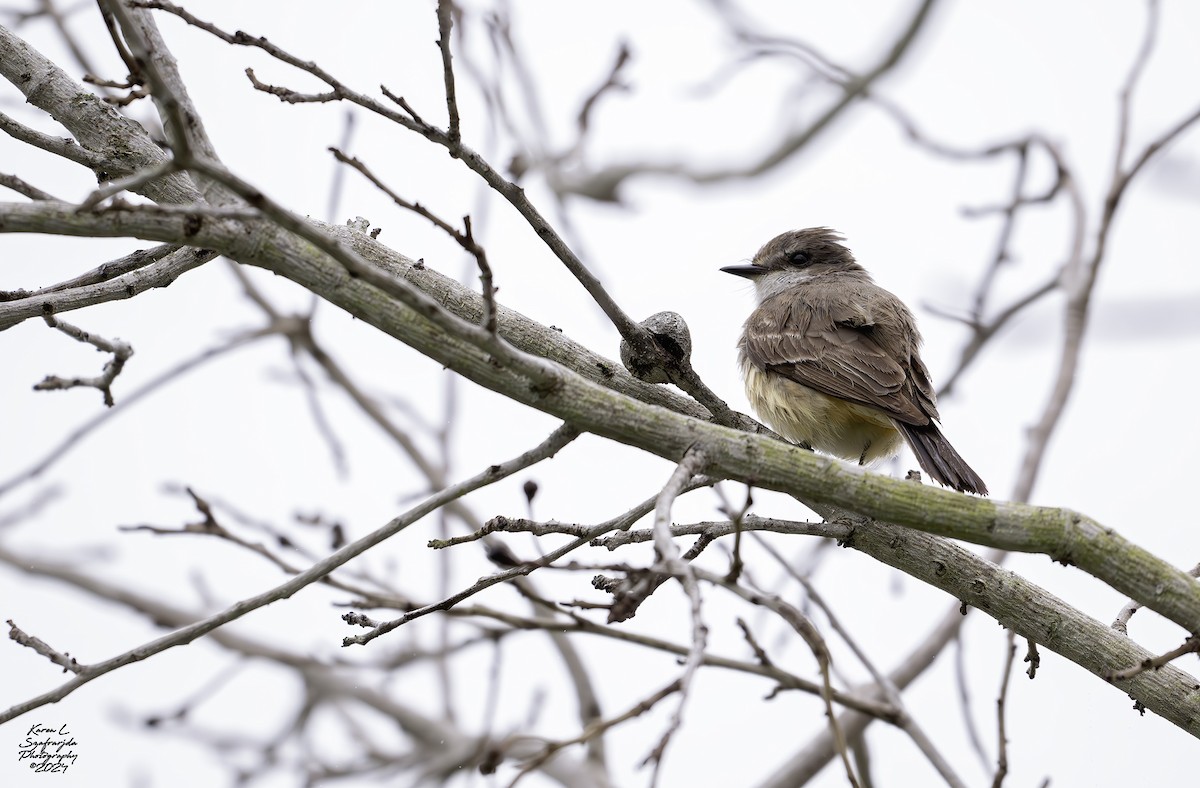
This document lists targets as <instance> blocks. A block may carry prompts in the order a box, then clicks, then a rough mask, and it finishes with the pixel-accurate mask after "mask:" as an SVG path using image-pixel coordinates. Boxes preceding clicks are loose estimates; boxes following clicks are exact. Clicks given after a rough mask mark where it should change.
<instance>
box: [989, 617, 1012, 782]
mask: <svg viewBox="0 0 1200 788" xmlns="http://www.w3.org/2000/svg"><path fill="white" fill-rule="evenodd" d="M1016 655H1017V633H1016V632H1013V631H1012V630H1011V629H1010V630H1009V631H1008V656H1007V657H1005V659H1004V670H1003V673H1002V675H1001V677H1000V696H999V697H998V698H996V729H997V731H996V739H997V750H998V753H999V754H998V755H997V756H996V773H995V774H994V775H993V776H992V788H1000V786H1001V785H1002V784H1003V783H1004V778H1005V776H1007V775H1008V734H1007V733H1006V732H1005V730H1004V717H1005V701H1006V700H1007V699H1008V685H1009V679H1011V678H1012V669H1013V662H1014V661H1015V657H1016Z"/></svg>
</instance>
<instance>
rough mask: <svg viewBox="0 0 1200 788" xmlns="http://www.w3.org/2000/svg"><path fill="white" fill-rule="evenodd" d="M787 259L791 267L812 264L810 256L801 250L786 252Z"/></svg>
mask: <svg viewBox="0 0 1200 788" xmlns="http://www.w3.org/2000/svg"><path fill="white" fill-rule="evenodd" d="M787 258H788V262H789V263H791V264H792V265H808V264H810V263H811V262H812V256H811V255H810V254H809V253H808V252H806V251H804V250H803V249H796V250H795V251H791V252H788V256H787Z"/></svg>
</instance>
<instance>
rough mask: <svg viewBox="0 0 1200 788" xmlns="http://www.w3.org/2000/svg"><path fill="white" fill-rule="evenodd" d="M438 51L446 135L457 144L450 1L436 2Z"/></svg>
mask: <svg viewBox="0 0 1200 788" xmlns="http://www.w3.org/2000/svg"><path fill="white" fill-rule="evenodd" d="M437 18H438V49H439V50H441V53H442V78H443V80H444V81H445V83H446V111H447V114H448V115H449V118H450V125H449V126H448V127H447V129H446V134H447V136H448V137H449V139H450V142H452V143H455V144H457V143H458V142H460V141H461V140H462V132H461V131H460V130H459V117H458V98H457V96H456V95H455V91H454V67H453V65H452V64H451V60H452V58H451V54H450V31H451V29H452V28H453V27H454V3H453V2H452V0H438V6H437Z"/></svg>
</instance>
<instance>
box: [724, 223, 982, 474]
mask: <svg viewBox="0 0 1200 788" xmlns="http://www.w3.org/2000/svg"><path fill="white" fill-rule="evenodd" d="M842 240H843V238H842V236H841V235H839V234H838V233H836V232H834V231H833V230H830V229H829V228H827V227H812V228H809V229H807V230H793V231H791V232H787V233H784V234H782V235H779V236H777V237H775V238H773V239H771V240H770V241H768V242H767V244H766V245H765V246H763V247H762V248H761V249H759V250H758V253H757V254H755V255H754V259H753V260H752V261H751V263H750V265H731V266H727V267H725V268H722V269H721V270H722V271H725V272H727V273H731V274H736V275H737V276H743V277H746V278H747V279H749V280H750V281H752V282H753V283H754V288H755V290H756V293H757V297H758V307H757V308H756V309H755V310H754V311H753V312H751V313H750V317H749V319H747V320H746V325H745V327H744V329H743V331H742V337H741V339H740V340H739V341H738V363H739V365H740V366H741V371H742V379H743V380H744V382H745V384H746V396H747V397H748V398H749V400H750V404H751V405H752V406H753V408H754V410H755V412H757V413H758V415H759V417H760V418H761V419H762V420H763V421H765V422H766V423H767V424H768V425H769V426H770V427H771V428H772V429H774V430H775V431H776V432H778V433H779V434H780V435H782V436H784V437H785V438H787V439H788V440H791V441H793V442H795V443H799V444H801V445H802V446H805V447H807V448H810V449H816V450H818V451H822V452H826V453H828V454H832V455H834V456H837V457H842V458H844V459H847V460H856V461H857V462H858V463H859V464H860V465H865V464H866V463H869V462H873V461H875V460H879V459H883V458H886V457H890V456H892V455H894V454H895V453H896V452H897V451H899V449H900V444H901V439H902V438H903V440H906V441H908V445H909V446H911V447H912V450H913V454H915V455H916V457H917V461H918V462H919V463H920V464H921V467H922V468H924V469H925V472H926V473H928V474H929V475H930V476H931V477H933V479H934V481H936V482H938V483H939V484H943V485H946V486H948V487H953V488H954V489H956V490H960V491H962V492H972V493H978V494H979V495H986V494H987V485H985V484H984V483H983V479H981V478H979V474H977V473H975V471H973V470H971V467H970V466H969V465H967V463H966V462H965V461H964V460H963V458H962V457H960V456H959V454H958V452H956V451H955V450H954V447H953V446H951V445H950V442H949V441H948V440H946V437H945V436H944V435H942V432H941V430H940V429H938V424H937V421H938V412H937V402H936V397H935V395H934V390H933V384H932V383H930V381H929V371H928V370H927V369H925V364H924V363H922V361H921V355H920V345H921V334H920V333H919V332H918V331H917V324H916V321H915V320H914V319H913V315H912V312H910V311H909V310H908V307H906V306H905V305H904V303H903V302H902V301H901V300H900V299H899V298H897V297H896V296H894V295H892V294H891V293H889V292H888V291H887V290H884V289H883V288H882V287H880V286H879V285H877V284H875V282H874V281H873V280H872V279H871V275H870V274H868V273H867V272H866V270H864V269H863V267H862V266H860V265H859V264H858V263H857V262H855V260H854V255H852V254H850V250H849V249H847V248H846V247H845V246H843V245H842V243H841V241H842Z"/></svg>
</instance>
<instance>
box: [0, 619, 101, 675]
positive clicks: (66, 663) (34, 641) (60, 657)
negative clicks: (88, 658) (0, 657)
mask: <svg viewBox="0 0 1200 788" xmlns="http://www.w3.org/2000/svg"><path fill="white" fill-rule="evenodd" d="M5 623H7V624H8V637H9V639H10V640H13V641H15V642H17V643H19V644H21V645H22V646H25V647H26V648H31V649H33V650H34V651H36V652H37V653H39V654H41V655H42V656H43V657H45V658H46V659H48V660H50V661H51V662H53V663H54V664H55V665H61V666H62V669H63V673H82V672H83V671H85V670H87V666H86V665H81V664H79V662H78V661H77V660H76V659H75V658H74V657H72V656H71V655H70V654H67V653H63V652H59V651H55V650H54V649H52V648H51V647H50V646H49V645H48V644H47V643H46V642H45V641H44V640H41V639H39V638H35V637H34V636H33V635H29V634H26V633H25V631H24V630H22V629H21V628H20V627H18V626H17V625H16V624H14V623H13V620H12V619H11V618H10V619H8V621H7V622H5Z"/></svg>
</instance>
